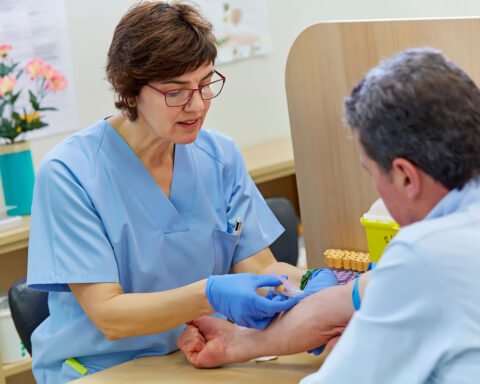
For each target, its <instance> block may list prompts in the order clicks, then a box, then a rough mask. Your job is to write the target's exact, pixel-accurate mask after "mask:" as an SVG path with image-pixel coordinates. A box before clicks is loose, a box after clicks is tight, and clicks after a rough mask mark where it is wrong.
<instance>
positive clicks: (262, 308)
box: [205, 273, 299, 329]
mask: <svg viewBox="0 0 480 384" xmlns="http://www.w3.org/2000/svg"><path fill="white" fill-rule="evenodd" d="M280 284H282V282H281V281H280V280H278V279H277V278H276V277H275V276H269V275H265V276H259V275H253V274H251V273H237V274H233V275H218V276H210V277H209V278H208V280H207V289H206V291H205V293H206V295H207V298H208V301H209V302H210V305H211V306H212V308H213V309H214V310H215V311H216V312H220V313H223V314H224V315H225V316H227V318H228V319H230V320H232V321H233V322H234V323H236V324H238V325H241V326H243V327H249V328H258V329H263V328H265V327H266V326H267V325H268V324H269V323H270V322H271V321H272V319H273V317H274V316H275V315H276V314H277V313H278V312H283V311H287V310H289V309H290V308H292V307H293V306H294V305H295V304H297V303H298V301H299V300H298V299H297V298H292V299H286V300H284V299H281V298H266V297H263V296H261V295H259V294H257V292H256V291H257V288H260V287H276V286H277V285H280Z"/></svg>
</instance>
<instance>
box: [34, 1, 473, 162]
mask: <svg viewBox="0 0 480 384" xmlns="http://www.w3.org/2000/svg"><path fill="white" fill-rule="evenodd" d="M134 3H135V2H134V1H131V0H102V1H98V0H82V1H77V0H66V5H67V16H68V20H69V25H70V41H71V49H72V56H73V63H74V76H75V79H74V80H75V87H76V92H77V102H78V111H79V116H80V127H87V126H89V125H90V124H92V123H93V122H95V121H96V120H98V119H100V118H103V117H105V116H107V115H110V114H112V113H114V111H115V110H114V106H113V94H112V92H111V91H110V90H109V86H108V84H107V82H106V81H105V80H104V77H105V76H104V66H105V57H106V52H107V50H108V46H109V43H110V39H111V37H112V33H113V29H114V28H115V25H116V23H117V22H118V20H119V19H120V17H121V15H122V14H123V13H124V12H125V11H126V10H127V9H128V8H129V7H130V6H131V5H132V4H134ZM268 8H269V15H270V29H271V32H272V40H273V45H274V51H273V53H272V54H270V55H268V56H265V57H259V58H255V59H250V60H245V61H241V62H235V63H230V64H225V65H222V66H219V67H218V69H219V71H220V72H222V73H224V74H225V75H226V76H227V84H226V88H225V90H224V91H223V93H222V95H221V97H219V98H218V99H216V100H215V101H214V103H213V104H212V108H211V109H210V112H209V116H208V118H207V121H206V124H205V127H208V128H213V129H216V130H218V131H221V132H223V133H225V134H227V135H229V136H231V137H233V138H234V139H235V141H236V142H237V143H238V144H239V145H240V146H241V147H245V146H249V145H253V144H257V143H262V142H265V141H269V140H272V139H275V138H279V137H285V136H289V135H290V128H289V121H288V113H287V105H286V98H285V89H284V76H285V63H286V59H287V56H288V51H289V49H290V46H291V45H292V43H293V41H294V39H295V38H296V36H298V34H299V33H300V32H301V31H302V30H304V29H305V28H306V27H307V26H309V25H311V24H314V23H317V22H320V21H328V20H359V19H381V18H412V17H415V18H420V17H422V18H423V17H452V16H477V15H480V2H479V1H477V0H456V1H453V0H441V1H440V0H437V1H435V0H423V1H419V0H403V1H401V2H399V1H392V0H363V1H358V0H335V1H332V0H268ZM66 136H67V135H57V136H51V137H47V138H44V139H38V140H35V141H33V142H32V151H33V156H34V163H35V168H38V165H39V164H40V162H41V160H42V158H43V157H44V155H45V154H46V153H47V152H48V151H49V150H50V149H51V148H52V147H53V146H54V145H56V144H57V143H58V142H59V141H60V140H62V139H63V138H64V137H66Z"/></svg>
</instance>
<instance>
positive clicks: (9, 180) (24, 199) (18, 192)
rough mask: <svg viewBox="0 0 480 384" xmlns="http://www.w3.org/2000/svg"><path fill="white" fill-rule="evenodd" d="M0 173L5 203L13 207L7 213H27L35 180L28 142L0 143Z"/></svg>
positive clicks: (9, 214)
mask: <svg viewBox="0 0 480 384" xmlns="http://www.w3.org/2000/svg"><path fill="white" fill-rule="evenodd" d="M0 175H1V178H2V186H3V196H4V198H5V205H6V206H14V207H15V208H13V209H10V210H8V211H7V215H8V216H16V215H29V214H30V209H31V207H32V197H33V184H34V182H35V173H34V171H33V161H32V153H31V151H30V143H28V142H27V141H21V142H18V143H13V144H3V145H0Z"/></svg>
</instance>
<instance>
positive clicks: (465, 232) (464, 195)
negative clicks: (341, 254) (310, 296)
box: [301, 177, 480, 384]
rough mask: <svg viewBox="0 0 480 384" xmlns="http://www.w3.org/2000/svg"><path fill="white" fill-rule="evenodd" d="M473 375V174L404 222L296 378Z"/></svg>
mask: <svg viewBox="0 0 480 384" xmlns="http://www.w3.org/2000/svg"><path fill="white" fill-rule="evenodd" d="M479 382H480V179H479V178H478V177H477V178H476V179H474V180H470V182H469V183H468V184H467V185H466V186H465V187H464V188H463V189H462V190H457V189H455V190H453V191H451V192H450V193H449V194H448V195H446V196H445V197H444V198H443V199H442V200H441V201H440V202H439V203H438V204H437V205H436V206H435V207H434V209H433V210H432V211H431V212H430V213H429V215H428V216H427V217H426V218H425V220H423V221H421V222H417V223H415V224H412V225H409V226H406V227H404V228H402V230H401V231H400V232H399V233H398V234H397V236H396V237H395V238H394V239H393V240H392V242H391V243H390V245H389V246H388V248H387V250H386V251H385V253H384V255H383V257H382V258H381V260H380V262H379V263H378V266H377V268H376V269H375V270H373V271H372V272H371V275H370V279H369V283H368V286H367V289H366V291H365V295H364V299H363V301H362V306H361V308H360V310H359V311H357V312H356V313H355V315H354V316H353V318H352V320H351V321H350V323H349V325H348V327H347V329H346V330H345V333H344V334H343V336H342V337H341V339H340V341H339V342H338V344H337V345H336V347H335V348H334V350H333V351H332V353H331V354H330V356H328V357H327V359H326V361H325V363H324V364H323V366H322V367H321V368H320V370H319V371H318V372H317V373H314V374H312V375H310V376H308V377H307V378H305V379H303V380H302V381H301V384H313V383H335V384H352V383H355V384H362V383H365V384H374V383H382V384H383V383H389V384H405V383H408V384H413V383H455V384H458V383H465V384H466V383H469V384H470V383H471V384H474V383H479Z"/></svg>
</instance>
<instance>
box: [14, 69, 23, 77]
mask: <svg viewBox="0 0 480 384" xmlns="http://www.w3.org/2000/svg"><path fill="white" fill-rule="evenodd" d="M22 74H23V69H20V70H19V71H18V73H17V75H16V76H15V78H16V79H17V80H18V79H19V78H20V76H22Z"/></svg>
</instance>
